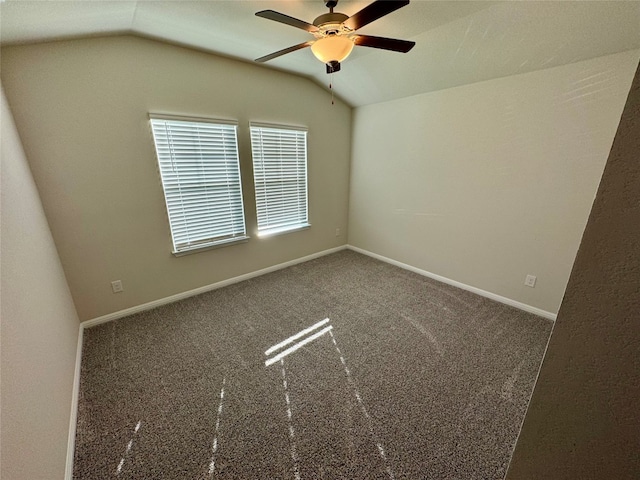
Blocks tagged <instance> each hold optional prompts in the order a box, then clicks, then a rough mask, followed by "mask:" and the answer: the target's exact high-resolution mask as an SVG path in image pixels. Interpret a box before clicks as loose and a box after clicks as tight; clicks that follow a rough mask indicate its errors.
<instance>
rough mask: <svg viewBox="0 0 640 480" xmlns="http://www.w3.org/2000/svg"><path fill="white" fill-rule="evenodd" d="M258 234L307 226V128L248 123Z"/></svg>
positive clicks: (274, 232) (262, 234)
mask: <svg viewBox="0 0 640 480" xmlns="http://www.w3.org/2000/svg"><path fill="white" fill-rule="evenodd" d="M250 130H251V151H252V157H253V180H254V184H255V191H256V211H257V217H258V235H260V236H266V235H273V234H278V233H284V232H289V231H293V230H299V229H302V228H306V227H309V226H310V225H309V218H308V195H307V131H306V130H305V129H297V128H294V127H280V126H271V125H264V124H256V123H251V125H250Z"/></svg>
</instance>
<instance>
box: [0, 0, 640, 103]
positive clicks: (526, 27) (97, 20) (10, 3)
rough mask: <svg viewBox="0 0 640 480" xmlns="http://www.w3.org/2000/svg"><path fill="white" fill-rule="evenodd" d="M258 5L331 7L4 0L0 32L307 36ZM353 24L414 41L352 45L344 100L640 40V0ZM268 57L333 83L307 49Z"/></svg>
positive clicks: (416, 9)
mask: <svg viewBox="0 0 640 480" xmlns="http://www.w3.org/2000/svg"><path fill="white" fill-rule="evenodd" d="M369 3H370V1H360V0H340V2H339V4H338V6H337V8H336V11H339V12H342V13H345V14H347V15H353V14H354V13H356V12H357V11H359V10H360V9H362V8H363V7H365V6H366V5H368V4H369ZM264 9H273V10H276V11H279V12H281V13H284V14H286V15H289V16H292V17H295V18H299V19H301V20H305V21H307V22H312V21H313V19H314V18H316V17H317V16H318V15H320V14H323V13H326V12H327V9H326V7H325V6H324V2H323V1H322V0H304V1H303V0H290V1H281V0H259V1H248V0H246V1H245V0H231V1H220V0H215V1H210V0H201V1H155V0H137V1H136V0H115V1H102V0H65V1H61V0H49V1H40V0H39V1H31V0H4V1H3V2H2V3H0V17H1V24H0V27H1V28H0V42H2V45H7V44H20V43H30V42H40V41H50V40H56V39H63V38H75V37H82V36H96V35H111V34H118V33H130V34H137V35H142V36H146V37H151V38H156V39H160V40H164V41H167V42H171V43H175V44H179V45H185V46H189V47H194V48H198V49H201V50H205V51H208V52H212V53H216V54H220V55H224V56H228V57H233V58H237V59H240V60H245V61H249V62H252V61H253V60H254V59H255V58H258V57H261V56H263V55H266V54H269V53H272V52H274V51H277V50H280V49H283V48H286V47H289V46H291V45H295V44H298V43H301V42H305V41H307V40H311V39H313V37H311V35H310V34H308V33H307V32H305V31H303V30H300V29H296V28H292V27H290V26H287V25H283V24H280V23H276V22H273V21H270V20H266V19H264V18H259V17H256V16H255V15H254V14H255V12H257V11H259V10H264ZM358 33H362V34H367V35H376V36H382V37H391V38H401V39H406V40H413V41H415V42H416V46H415V48H414V49H413V50H411V51H410V52H409V53H407V54H400V53H394V52H389V51H384V50H378V49H372V48H365V47H356V48H355V49H354V51H353V53H352V54H351V56H350V57H349V58H348V59H347V60H345V61H344V62H343V65H342V70H341V71H340V72H339V73H336V74H334V75H333V82H332V83H333V87H334V89H335V91H336V93H337V94H338V95H339V96H340V97H341V98H343V99H344V100H345V101H347V103H349V104H350V105H352V106H361V105H367V104H372V103H378V102H382V101H386V100H392V99H396V98H401V97H407V96H411V95H415V94H419V93H425V92H430V91H434V90H440V89H444V88H450V87H454V86H458V85H464V84H468V83H474V82H479V81H483V80H488V79H491V78H497V77H504V76H508V75H514V74H518V73H525V72H529V71H533V70H539V69H543V68H549V67H554V66H558V65H563V64H566V63H572V62H576V61H580V60H585V59H588V58H593V57H597V56H602V55H607V54H611V53H617V52H621V51H626V50H631V49H637V48H640V2H639V1H615V2H614V1H602V2H600V1H543V2H537V1H509V2H490V1H428V0H414V1H412V2H411V3H410V4H409V5H408V6H406V7H403V8H401V9H399V10H397V11H396V12H394V13H391V14H390V15H388V16H386V17H384V18H381V19H380V20H377V21H375V22H373V23H371V24H369V25H367V26H365V27H364V28H362V29H361V30H358ZM264 66H265V68H277V69H281V70H284V71H288V72H291V73H294V74H297V75H302V76H306V77H308V78H310V79H312V80H313V81H316V82H317V83H319V84H320V85H323V86H325V87H326V86H327V85H328V83H329V76H328V75H327V74H326V73H325V67H324V65H323V64H322V63H320V62H319V61H318V60H317V59H316V58H315V57H314V56H313V55H312V53H311V51H310V50H309V49H303V50H299V51H296V52H294V53H291V54H288V55H284V56H282V57H279V58H277V59H274V60H272V61H270V62H268V63H266V64H264Z"/></svg>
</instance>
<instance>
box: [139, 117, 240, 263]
mask: <svg viewBox="0 0 640 480" xmlns="http://www.w3.org/2000/svg"><path fill="white" fill-rule="evenodd" d="M150 118H151V126H152V130H153V139H154V142H155V146H156V153H157V156H158V165H159V166H160V175H161V177H162V186H163V189H164V197H165V200H166V204H167V212H168V214H169V224H170V226H171V236H172V238H173V248H174V253H181V252H186V251H189V250H194V249H197V248H204V247H209V246H214V245H219V244H224V243H229V242H233V241H238V240H244V239H246V238H247V237H246V230H245V222H244V209H243V205H242V187H241V184H240V165H239V161H238V142H237V136H236V125H233V124H230V123H214V122H215V121H211V122H209V121H201V120H197V121H194V120H190V119H179V118H165V117H159V116H154V115H151V116H150Z"/></svg>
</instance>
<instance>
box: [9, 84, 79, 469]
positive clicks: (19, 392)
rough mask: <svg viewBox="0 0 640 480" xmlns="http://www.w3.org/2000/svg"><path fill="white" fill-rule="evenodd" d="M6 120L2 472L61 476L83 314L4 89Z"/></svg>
mask: <svg viewBox="0 0 640 480" xmlns="http://www.w3.org/2000/svg"><path fill="white" fill-rule="evenodd" d="M0 122H1V130H0V140H1V143H2V147H1V155H2V188H1V192H2V193H1V202H2V203H1V205H2V221H1V228H0V232H1V234H2V237H1V240H0V241H1V252H0V259H1V260H0V270H1V274H0V277H1V281H0V292H1V295H2V297H1V308H0V311H1V317H2V323H1V334H0V336H1V354H0V358H1V362H0V363H1V365H2V367H1V370H2V385H1V390H2V395H1V396H2V414H1V422H2V434H1V437H0V443H1V445H2V447H1V457H2V463H1V467H0V477H2V478H3V479H5V478H6V479H7V480H9V479H11V480H50V479H56V478H60V479H61V478H63V476H64V471H65V461H66V453H67V438H68V431H69V414H70V412H71V394H72V387H73V375H74V369H75V358H76V345H77V342H78V327H79V322H78V315H77V314H76V311H75V308H74V306H73V301H72V299H71V294H70V293H69V287H68V286H67V282H66V280H65V276H64V273H63V270H62V266H61V265H60V259H59V258H58V254H57V252H56V248H55V245H54V243H53V239H52V238H51V232H50V230H49V227H48V225H47V220H46V218H45V215H44V211H43V209H42V204H41V203H40V198H39V197H38V192H37V190H36V186H35V184H34V182H33V177H32V176H31V172H30V171H29V166H28V164H27V160H26V158H25V155H24V152H23V150H22V146H21V144H20V138H19V136H18V133H17V131H16V128H15V124H14V123H13V118H12V116H11V112H10V110H9V108H8V106H7V102H6V99H5V95H4V90H3V91H2V105H1V111H0Z"/></svg>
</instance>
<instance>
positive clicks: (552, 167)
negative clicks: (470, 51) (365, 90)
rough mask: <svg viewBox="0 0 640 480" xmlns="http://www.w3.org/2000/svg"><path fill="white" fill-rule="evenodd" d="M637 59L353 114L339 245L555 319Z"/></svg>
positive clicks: (622, 57)
mask: <svg viewBox="0 0 640 480" xmlns="http://www.w3.org/2000/svg"><path fill="white" fill-rule="evenodd" d="M639 56H640V51H638V50H635V51H630V52H625V53H620V54H616V55H609V56H606V57H600V58H595V59H592V60H588V61H584V62H579V63H574V64H570V65H565V66H562V67H556V68H551V69H547V70H541V71H537V72H532V73H527V74H522V75H516V76H511V77H506V78H498V79H495V80H490V81H486V82H482V83H476V84H473V85H465V86H462V87H457V88H451V89H448V90H442V91H439V92H433V93H430V94H425V95H417V96H415V97H411V98H405V99H401V100H397V101H392V102H387V103H382V104H377V105H370V106H367V107H360V108H357V109H355V111H354V127H353V154H352V167H351V190H350V204H349V209H350V211H349V243H350V244H351V245H354V246H356V247H360V248H363V249H365V250H368V251H371V252H373V253H377V254H379V255H383V256H385V257H389V258H392V259H394V260H397V261H399V262H402V263H406V264H409V265H411V266H413V267H417V268H419V269H422V270H426V271H429V272H432V273H435V274H437V275H441V276H444V277H447V278H450V279H452V280H456V281H458V282H461V283H464V284H467V285H470V286H473V287H476V288H480V289H482V290H485V291H489V292H492V293H495V294H498V295H501V296H503V297H507V298H509V299H512V300H517V301H519V302H521V303H524V304H527V305H531V306H533V307H537V308H540V309H542V310H546V311H548V312H552V313H554V314H555V313H557V312H558V308H559V306H560V302H561V300H562V295H563V293H564V289H565V287H566V285H567V280H568V279H569V273H570V272H571V265H572V264H573V261H574V259H575V255H576V252H577V251H578V245H579V244H580V238H581V236H582V232H583V231H584V227H585V225H586V223H587V218H588V216H589V210H590V209H591V205H592V203H593V198H594V197H595V193H596V189H597V186H598V182H599V180H600V177H601V176H602V171H603V169H604V165H605V163H606V161H607V155H608V154H609V150H610V149H611V143H612V142H613V137H614V135H615V131H616V127H617V125H618V121H619V120H620V114H621V113H622V108H623V106H624V101H625V99H626V96H627V93H628V92H629V86H630V85H631V80H632V78H633V72H634V71H635V66H636V65H637V63H638V58H639ZM527 274H532V275H536V276H537V277H538V281H537V284H536V286H535V288H529V287H526V286H525V285H524V279H525V276H526V275H527Z"/></svg>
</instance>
